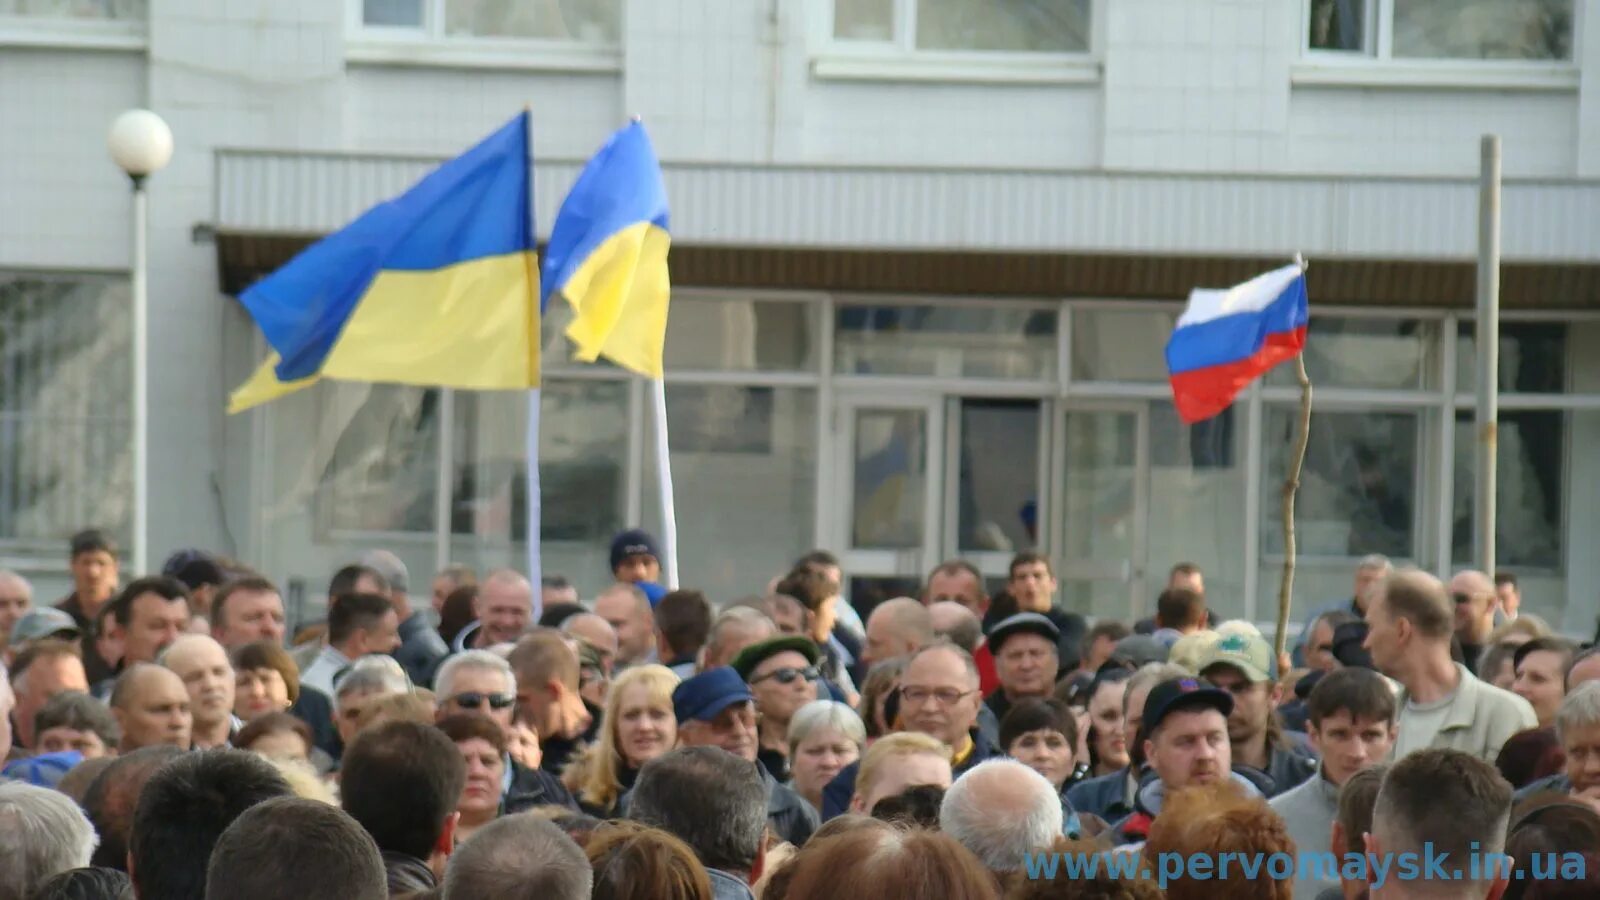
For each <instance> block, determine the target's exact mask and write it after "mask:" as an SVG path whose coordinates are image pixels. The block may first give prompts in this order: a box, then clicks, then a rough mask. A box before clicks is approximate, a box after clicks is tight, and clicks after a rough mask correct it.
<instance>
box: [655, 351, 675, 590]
mask: <svg viewBox="0 0 1600 900" xmlns="http://www.w3.org/2000/svg"><path fill="white" fill-rule="evenodd" d="M650 398H651V400H652V401H653V402H652V403H651V406H652V407H653V408H654V411H655V438H656V447H655V449H656V479H657V481H656V486H657V487H658V488H659V489H660V490H661V554H662V556H663V557H664V558H663V559H662V560H661V580H662V581H663V582H664V585H663V586H664V587H666V589H667V590H669V591H675V590H677V589H678V512H677V509H676V508H675V504H674V503H673V496H672V454H671V451H670V449H669V448H670V443H669V442H668V440H667V387H666V384H665V383H664V382H663V381H662V380H661V379H659V378H652V379H650Z"/></svg>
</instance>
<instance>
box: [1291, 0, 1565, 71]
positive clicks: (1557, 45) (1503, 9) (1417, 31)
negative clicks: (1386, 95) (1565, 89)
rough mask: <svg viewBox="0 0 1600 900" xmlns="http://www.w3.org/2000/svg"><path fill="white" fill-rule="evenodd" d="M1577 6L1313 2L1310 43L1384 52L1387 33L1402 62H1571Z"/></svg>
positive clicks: (1534, 0)
mask: <svg viewBox="0 0 1600 900" xmlns="http://www.w3.org/2000/svg"><path fill="white" fill-rule="evenodd" d="M1573 10H1574V3H1573V0H1390V2H1388V3H1382V2H1379V0H1309V5H1308V15H1307V21H1308V24H1309V28H1310V30H1309V34H1308V36H1307V41H1308V43H1307V46H1309V47H1310V48H1311V49H1313V50H1331V51H1342V52H1348V53H1359V54H1366V55H1369V56H1377V55H1380V54H1379V53H1378V48H1379V47H1380V46H1382V45H1383V43H1384V39H1385V38H1387V42H1388V44H1389V47H1390V50H1389V55H1390V56H1391V57H1393V58H1395V59H1457V60H1459V59H1481V60H1496V59H1499V60H1570V59H1572V32H1573ZM1385 13H1387V15H1386V14H1385Z"/></svg>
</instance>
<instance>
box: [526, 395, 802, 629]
mask: <svg viewBox="0 0 1600 900" xmlns="http://www.w3.org/2000/svg"><path fill="white" fill-rule="evenodd" d="M669 371H670V370H669ZM645 428H646V431H647V432H649V434H650V435H651V436H649V437H648V438H647V440H648V441H649V443H647V444H646V446H653V445H654V440H655V438H654V437H653V434H654V426H653V425H652V424H646V426H645ZM667 439H668V444H669V446H670V453H671V464H672V482H673V495H674V505H675V507H676V513H677V523H678V564H679V566H680V569H681V572H682V573H683V581H684V583H685V584H689V585H693V586H694V587H695V588H697V589H699V590H703V591H705V592H706V594H707V596H710V597H712V598H714V599H717V600H719V601H722V600H727V599H729V598H733V597H739V596H743V595H746V594H749V593H751V592H752V591H755V590H758V589H759V588H760V587H761V585H764V584H766V583H767V581H768V580H769V579H770V578H771V577H772V575H773V573H776V572H782V571H784V570H785V569H786V568H787V567H788V566H789V564H790V563H792V562H793V561H794V559H795V557H797V556H799V555H800V554H801V553H803V552H804V551H805V550H806V549H807V548H809V547H811V546H812V545H813V544H814V543H815V539H816V535H815V532H816V509H817V477H816V471H817V392H816V391H815V390H813V389H811V388H801V387H766V386H759V385H732V384H680V383H676V382H668V383H667ZM643 463H644V466H643V477H642V479H641V485H642V488H643V496H642V498H641V499H642V500H643V503H642V509H643V514H642V522H643V524H645V525H647V526H649V527H651V528H652V530H653V529H654V523H657V522H660V521H661V498H660V494H659V492H658V490H657V487H656V486H657V484H658V479H659V477H660V476H659V475H658V474H657V472H656V463H655V455H654V454H653V453H646V454H644V460H643ZM631 524H639V523H631ZM601 546H602V547H603V544H602V545H601ZM546 568H547V569H548V566H547V567H546Z"/></svg>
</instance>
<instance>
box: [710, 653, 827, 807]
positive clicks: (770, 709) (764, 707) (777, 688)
mask: <svg viewBox="0 0 1600 900" xmlns="http://www.w3.org/2000/svg"><path fill="white" fill-rule="evenodd" d="M821 656H822V655H821V653H820V652H819V651H818V650H817V645H816V644H815V643H814V642H812V640H811V639H810V638H808V637H804V636H802V635H790V636H788V637H781V638H776V639H774V640H770V641H763V642H761V643H759V644H755V645H752V646H749V647H746V648H745V649H744V650H742V651H741V652H740V653H739V655H738V656H736V657H734V659H733V670H734V671H735V672H738V673H739V677H740V678H743V679H744V680H745V683H746V684H748V685H750V692H751V693H752V694H754V695H755V698H756V712H758V713H760V714H761V727H760V729H759V731H760V733H759V734H758V735H757V748H756V759H757V760H759V761H760V762H761V764H762V765H763V766H765V767H766V769H767V771H768V772H771V773H772V777H774V778H776V779H778V780H779V781H788V780H789V719H790V718H792V717H793V716H794V714H795V712H796V711H798V710H799V709H800V707H802V706H805V705H806V704H807V703H810V702H811V701H813V700H817V699H826V698H825V697H819V696H818V693H819V692H818V690H817V684H818V682H819V681H820V680H821V677H822V676H821V674H820V673H819V672H818V671H817V660H819V659H821Z"/></svg>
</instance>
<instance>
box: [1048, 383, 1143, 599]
mask: <svg viewBox="0 0 1600 900" xmlns="http://www.w3.org/2000/svg"><path fill="white" fill-rule="evenodd" d="M1055 432H1056V439H1055V440H1054V441H1053V442H1052V451H1053V452H1052V465H1051V467H1050V471H1051V472H1052V473H1053V474H1054V476H1055V477H1054V484H1053V491H1054V496H1055V500H1056V502H1055V505H1054V507H1053V509H1055V510H1056V511H1057V512H1056V513H1054V514H1053V515H1052V518H1051V522H1052V523H1053V524H1054V525H1055V528H1054V529H1053V533H1052V538H1051V542H1050V545H1051V553H1050V555H1051V557H1052V558H1053V559H1055V560H1058V561H1059V569H1058V571H1057V573H1056V577H1057V579H1058V580H1059V581H1060V584H1061V587H1060V595H1059V597H1060V602H1061V604H1062V606H1064V607H1065V608H1067V609H1069V610H1072V611H1074V612H1078V613H1082V614H1085V615H1092V616H1098V617H1114V618H1119V619H1123V620H1126V621H1132V620H1133V619H1136V618H1138V617H1139V616H1142V615H1145V614H1147V612H1148V610H1147V609H1146V607H1147V606H1148V603H1147V600H1146V587H1145V582H1146V578H1145V566H1146V563H1145V558H1146V554H1147V546H1148V535H1147V532H1146V528H1147V525H1146V523H1147V521H1148V514H1149V508H1150V501H1149V478H1148V477H1147V473H1148V472H1149V471H1150V419H1149V412H1148V406H1147V405H1146V404H1144V403H1130V404H1114V403H1111V404H1085V403H1074V404H1071V405H1069V406H1067V407H1066V408H1065V409H1064V410H1063V411H1062V413H1061V414H1060V415H1058V416H1057V417H1056V419H1055Z"/></svg>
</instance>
